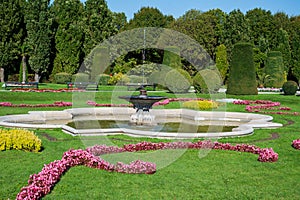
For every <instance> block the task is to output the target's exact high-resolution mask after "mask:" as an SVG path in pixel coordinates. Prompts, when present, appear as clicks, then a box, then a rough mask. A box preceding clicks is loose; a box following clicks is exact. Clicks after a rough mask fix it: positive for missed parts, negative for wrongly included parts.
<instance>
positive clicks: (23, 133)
mask: <svg viewBox="0 0 300 200" xmlns="http://www.w3.org/2000/svg"><path fill="white" fill-rule="evenodd" d="M41 148H42V142H41V140H40V139H39V138H38V137H37V136H36V135H35V134H34V132H32V131H29V130H23V129H0V150H1V151H4V150H11V149H15V150H25V151H33V152H38V151H40V150H41Z"/></svg>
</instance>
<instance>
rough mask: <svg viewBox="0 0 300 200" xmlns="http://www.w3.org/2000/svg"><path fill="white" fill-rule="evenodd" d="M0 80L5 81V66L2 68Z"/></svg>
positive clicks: (0, 69)
mask: <svg viewBox="0 0 300 200" xmlns="http://www.w3.org/2000/svg"><path fill="white" fill-rule="evenodd" d="M0 82H2V83H4V68H0Z"/></svg>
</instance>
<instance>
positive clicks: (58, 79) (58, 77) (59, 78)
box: [54, 72, 72, 84]
mask: <svg viewBox="0 0 300 200" xmlns="http://www.w3.org/2000/svg"><path fill="white" fill-rule="evenodd" d="M54 80H55V83H58V84H65V83H67V82H71V80H72V75H71V74H68V73H66V72H60V73H57V74H55V75H54Z"/></svg>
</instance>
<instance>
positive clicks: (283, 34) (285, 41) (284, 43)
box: [276, 28, 291, 73]
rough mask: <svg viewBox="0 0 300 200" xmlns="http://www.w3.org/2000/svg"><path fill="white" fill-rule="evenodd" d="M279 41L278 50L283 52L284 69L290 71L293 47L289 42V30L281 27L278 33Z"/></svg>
mask: <svg viewBox="0 0 300 200" xmlns="http://www.w3.org/2000/svg"><path fill="white" fill-rule="evenodd" d="M277 42H278V46H277V48H276V50H277V51H280V52H281V53H282V58H283V64H284V71H285V72H286V73H288V72H289V70H290V68H291V47H290V44H289V35H288V33H287V31H285V30H283V29H282V28H280V29H279V31H278V34H277Z"/></svg>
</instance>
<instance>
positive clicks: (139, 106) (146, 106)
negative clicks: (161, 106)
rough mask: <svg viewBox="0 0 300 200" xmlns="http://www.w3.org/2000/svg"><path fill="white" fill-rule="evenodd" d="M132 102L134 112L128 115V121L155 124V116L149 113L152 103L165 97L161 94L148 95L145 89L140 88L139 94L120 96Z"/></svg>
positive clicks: (137, 123) (139, 123)
mask: <svg viewBox="0 0 300 200" xmlns="http://www.w3.org/2000/svg"><path fill="white" fill-rule="evenodd" d="M119 98H120V99H125V100H127V101H128V102H130V103H132V104H133V108H134V109H136V113H134V114H132V115H131V117H130V123H131V124H135V125H155V120H154V119H155V116H154V115H152V114H151V113H150V109H151V108H152V105H153V104H154V103H156V102H158V101H160V100H163V99H166V97H162V96H148V95H147V91H146V90H140V95H132V96H120V97H119Z"/></svg>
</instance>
